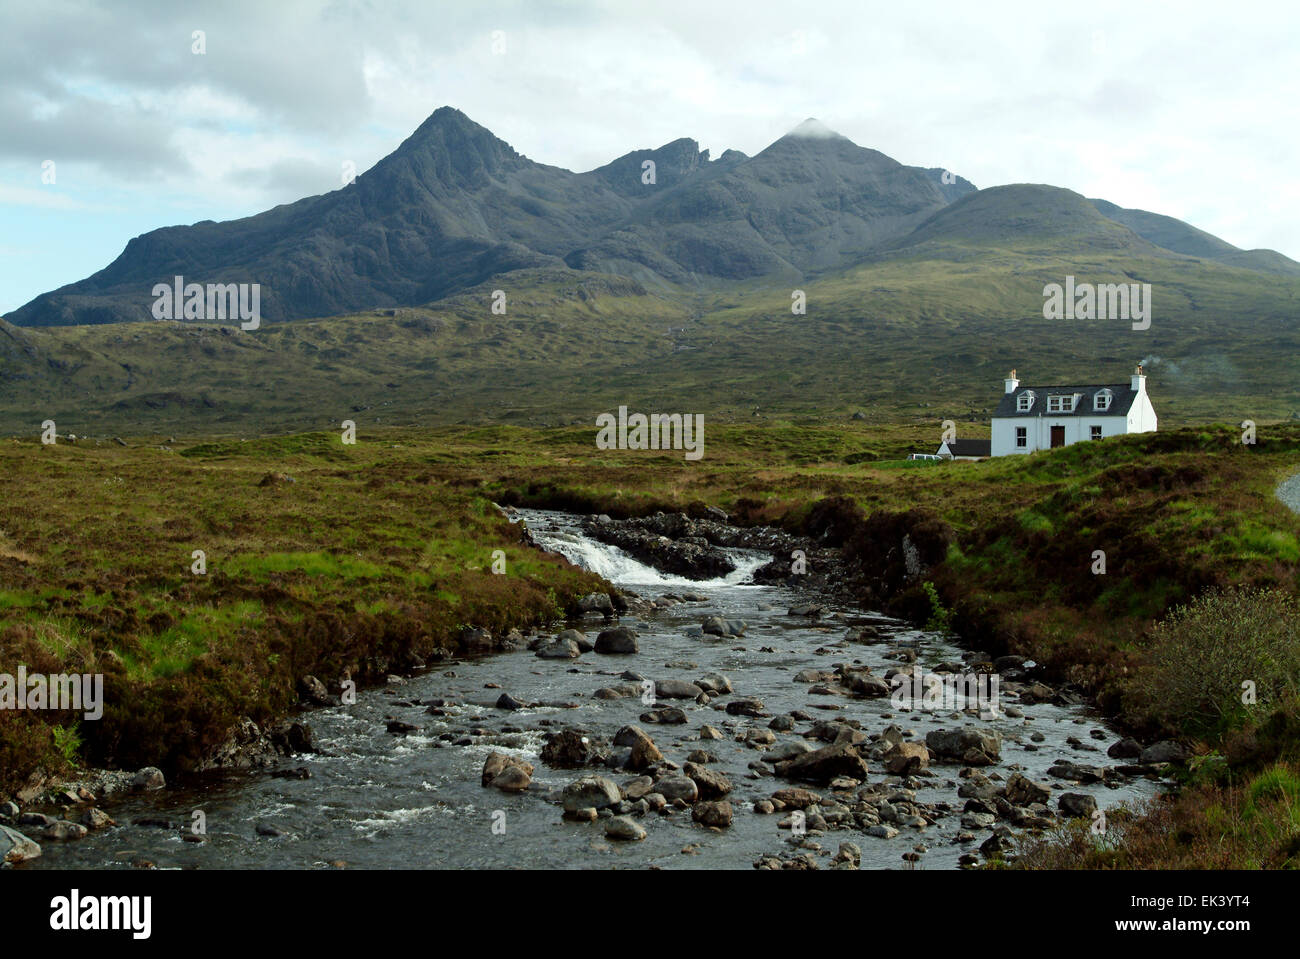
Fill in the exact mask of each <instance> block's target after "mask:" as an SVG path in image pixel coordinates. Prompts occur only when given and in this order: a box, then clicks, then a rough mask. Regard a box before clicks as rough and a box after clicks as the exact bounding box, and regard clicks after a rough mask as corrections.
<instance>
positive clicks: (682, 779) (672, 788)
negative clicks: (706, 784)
mask: <svg viewBox="0 0 1300 959" xmlns="http://www.w3.org/2000/svg"><path fill="white" fill-rule="evenodd" d="M655 792H657V793H659V794H660V795H662V796H663V797H664V798H665V799H667V800H668V801H669V802H673V801H674V800H677V799H680V800H682V801H683V802H688V803H693V802H695V800H697V799H699V798H700V787H699V786H697V785H696V784H695V780H694V779H690V778H689V777H687V776H665V777H664V778H663V779H660V780H659V781H658V782H657V783H655Z"/></svg>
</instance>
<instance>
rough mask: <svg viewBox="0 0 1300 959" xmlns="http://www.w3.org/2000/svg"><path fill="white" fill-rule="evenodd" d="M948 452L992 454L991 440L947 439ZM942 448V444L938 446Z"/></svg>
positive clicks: (963, 454)
mask: <svg viewBox="0 0 1300 959" xmlns="http://www.w3.org/2000/svg"><path fill="white" fill-rule="evenodd" d="M947 446H948V452H949V453H951V454H952V455H953V456H992V455H993V441H992V440H949V441H948V443H947ZM940 448H941V449H942V446H941V447H940Z"/></svg>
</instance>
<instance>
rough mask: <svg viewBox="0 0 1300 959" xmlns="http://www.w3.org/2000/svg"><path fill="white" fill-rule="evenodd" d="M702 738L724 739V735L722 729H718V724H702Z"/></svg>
mask: <svg viewBox="0 0 1300 959" xmlns="http://www.w3.org/2000/svg"><path fill="white" fill-rule="evenodd" d="M700 738H701V739H723V738H724V737H723V735H722V730H721V729H718V728H717V727H716V726H701V727H700Z"/></svg>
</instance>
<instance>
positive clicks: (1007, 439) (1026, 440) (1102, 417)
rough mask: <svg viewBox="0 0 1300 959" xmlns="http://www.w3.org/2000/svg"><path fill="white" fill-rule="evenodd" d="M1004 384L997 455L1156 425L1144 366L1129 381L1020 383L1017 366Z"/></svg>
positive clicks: (996, 425)
mask: <svg viewBox="0 0 1300 959" xmlns="http://www.w3.org/2000/svg"><path fill="white" fill-rule="evenodd" d="M1005 386H1006V392H1005V393H1004V394H1003V396H1002V401H1001V402H1000V403H998V408H997V409H996V410H994V411H993V439H992V455H993V456H1011V455H1013V454H1015V453H1032V452H1034V451H1035V450H1044V449H1052V448H1054V447H1057V446H1069V445H1070V444H1071V443H1078V442H1081V441H1083V442H1086V441H1088V440H1099V439H1103V438H1105V437H1107V436H1117V435H1119V434H1121V433H1154V432H1155V430H1156V411H1155V408H1154V407H1153V406H1152V405H1151V399H1150V397H1148V396H1147V378H1146V374H1144V373H1143V372H1142V367H1140V366H1139V367H1138V368H1137V370H1136V372H1134V374H1133V376H1132V377H1131V378H1130V379H1129V381H1128V383H1109V384H1106V385H1104V386H1021V385H1020V380H1018V379H1016V371H1015V370H1012V371H1011V373H1010V375H1009V376H1008V377H1007V379H1006V381H1005Z"/></svg>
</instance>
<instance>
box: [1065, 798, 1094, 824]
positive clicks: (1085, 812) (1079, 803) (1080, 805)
mask: <svg viewBox="0 0 1300 959" xmlns="http://www.w3.org/2000/svg"><path fill="white" fill-rule="evenodd" d="M1056 806H1057V808H1058V809H1060V810H1061V815H1062V816H1068V817H1070V818H1071V819H1091V818H1092V814H1093V813H1094V812H1096V810H1097V800H1095V799H1093V798H1092V797H1091V796H1089V795H1088V794H1087V793H1061V798H1060V799H1058V800H1057V801H1056Z"/></svg>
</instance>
